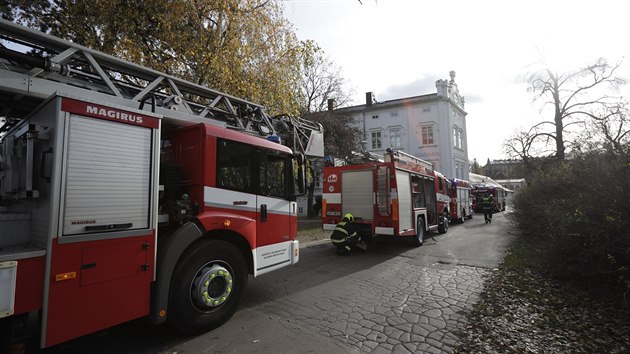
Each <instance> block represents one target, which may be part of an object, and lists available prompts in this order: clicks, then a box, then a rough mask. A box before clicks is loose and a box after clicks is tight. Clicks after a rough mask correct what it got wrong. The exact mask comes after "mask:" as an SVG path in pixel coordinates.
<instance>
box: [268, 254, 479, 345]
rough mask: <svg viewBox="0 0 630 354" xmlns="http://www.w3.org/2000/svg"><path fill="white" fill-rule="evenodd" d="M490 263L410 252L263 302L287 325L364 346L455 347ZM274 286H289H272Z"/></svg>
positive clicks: (331, 268)
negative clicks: (418, 258)
mask: <svg viewBox="0 0 630 354" xmlns="http://www.w3.org/2000/svg"><path fill="white" fill-rule="evenodd" d="M351 258H352V257H348V258H345V257H344V258H340V259H337V258H333V260H334V261H331V262H324V263H322V264H320V266H318V267H317V269H315V272H317V273H319V274H328V273H331V274H334V272H335V269H336V268H337V267H339V266H340V265H341V266H343V265H344V263H346V264H345V265H346V266H352V265H350V264H347V263H348V262H351V261H352V259H351ZM488 272H489V270H486V269H482V268H478V267H470V266H461V265H451V264H444V263H439V262H436V263H433V264H431V265H428V266H427V265H419V264H413V262H410V259H409V258H406V257H404V256H399V257H394V258H391V259H389V260H387V261H385V262H382V263H380V264H378V265H375V266H373V267H371V268H370V269H365V270H359V271H357V272H356V273H354V274H352V275H351V276H347V277H344V278H342V279H337V280H332V281H329V282H327V283H325V284H322V285H320V286H317V287H314V288H310V289H309V290H308V291H305V292H303V293H297V294H294V295H293V296H284V297H281V298H280V299H278V300H276V301H273V302H269V303H266V304H264V305H262V308H263V309H264V312H267V313H271V314H275V315H277V316H279V317H281V318H289V319H292V321H291V322H284V323H285V324H286V325H285V326H286V327H288V328H287V329H289V330H291V326H294V325H300V326H303V327H305V328H306V329H311V330H313V331H316V332H317V333H318V334H320V335H324V336H327V337H330V338H332V339H333V340H334V341H338V342H340V343H339V344H341V345H342V346H343V347H350V348H354V349H356V351H360V352H373V353H392V352H393V353H410V352H411V353H417V352H426V353H452V352H453V350H452V348H454V347H455V345H456V343H457V337H456V335H455V333H456V331H457V330H458V329H462V328H463V326H464V325H465V323H466V317H465V314H466V312H467V311H469V310H470V309H471V307H472V305H473V304H474V303H475V302H476V300H477V294H478V293H479V292H480V291H481V289H482V285H483V276H484V275H486V274H487V273H488ZM267 287H268V288H267V290H268V291H270V292H282V291H284V289H283V288H280V287H273V286H270V285H267Z"/></svg>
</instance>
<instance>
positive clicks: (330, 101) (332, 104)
mask: <svg viewBox="0 0 630 354" xmlns="http://www.w3.org/2000/svg"><path fill="white" fill-rule="evenodd" d="M333 109H335V99H334V98H329V99H328V112H332V111H333Z"/></svg>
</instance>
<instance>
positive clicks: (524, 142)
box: [503, 125, 553, 168]
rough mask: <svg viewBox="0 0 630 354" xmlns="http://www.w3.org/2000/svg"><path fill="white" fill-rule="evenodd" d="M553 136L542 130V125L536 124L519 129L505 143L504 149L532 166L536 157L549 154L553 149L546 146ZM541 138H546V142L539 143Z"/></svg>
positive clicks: (525, 164)
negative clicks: (526, 128)
mask: <svg viewBox="0 0 630 354" xmlns="http://www.w3.org/2000/svg"><path fill="white" fill-rule="evenodd" d="M552 139H553V138H552V137H551V136H550V135H549V134H543V133H541V132H540V126H539V125H536V126H533V127H531V128H529V129H528V130H517V131H516V132H514V134H513V135H512V136H510V137H509V138H508V139H506V140H505V142H504V143H503V151H504V152H505V154H506V155H507V156H508V157H510V158H516V159H520V160H522V161H523V166H524V167H525V168H528V167H530V166H531V160H532V158H534V157H540V156H545V155H549V154H550V153H552V151H551V150H549V149H547V148H546V147H547V146H548V145H549V144H548V142H549V141H550V140H552ZM539 140H545V144H537V142H538V141H539Z"/></svg>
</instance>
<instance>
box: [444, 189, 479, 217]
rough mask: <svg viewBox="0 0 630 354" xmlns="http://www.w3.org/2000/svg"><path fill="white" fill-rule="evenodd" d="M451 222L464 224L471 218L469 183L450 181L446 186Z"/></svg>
mask: <svg viewBox="0 0 630 354" xmlns="http://www.w3.org/2000/svg"><path fill="white" fill-rule="evenodd" d="M448 196H449V198H450V207H449V210H450V211H451V220H457V221H459V222H462V223H463V222H464V221H465V220H466V219H470V218H472V216H473V209H472V200H471V194H470V183H469V182H468V181H465V180H463V179H452V180H450V181H449V184H448Z"/></svg>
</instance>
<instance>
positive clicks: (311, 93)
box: [299, 50, 353, 115]
mask: <svg viewBox="0 0 630 354" xmlns="http://www.w3.org/2000/svg"><path fill="white" fill-rule="evenodd" d="M300 91H301V92H300V103H299V106H300V113H301V114H302V115H306V114H310V113H313V112H321V111H324V110H326V109H327V108H328V100H329V99H333V100H334V102H335V107H334V108H337V107H343V106H346V105H348V104H349V103H350V102H351V97H352V94H353V91H352V89H348V88H347V87H346V83H345V80H344V78H343V76H342V74H341V69H340V68H339V67H338V66H337V65H335V63H333V62H332V61H331V60H330V59H328V58H326V57H324V56H323V53H322V52H321V51H319V50H316V51H315V53H314V54H313V55H312V56H311V57H307V58H305V60H304V62H303V64H302V81H301V83H300Z"/></svg>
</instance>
